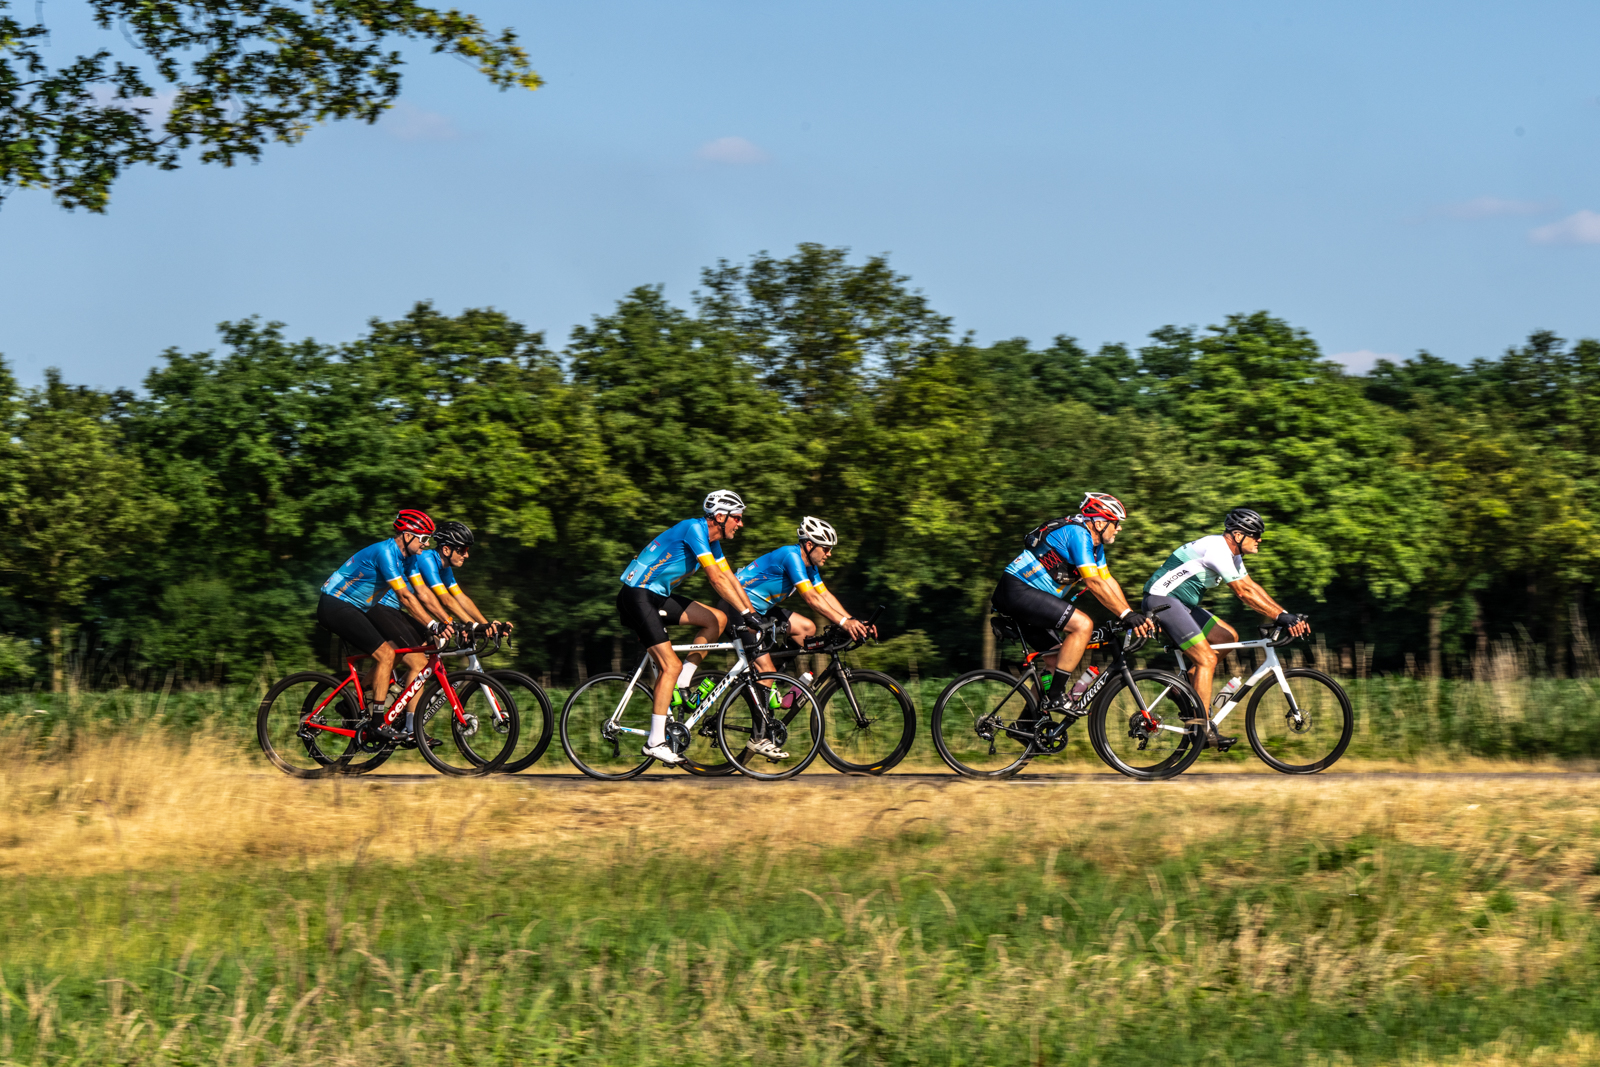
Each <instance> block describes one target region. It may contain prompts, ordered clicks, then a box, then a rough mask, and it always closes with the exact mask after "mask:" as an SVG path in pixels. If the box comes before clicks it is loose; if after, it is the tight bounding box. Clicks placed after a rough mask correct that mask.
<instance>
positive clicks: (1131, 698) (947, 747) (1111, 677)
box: [932, 614, 1204, 781]
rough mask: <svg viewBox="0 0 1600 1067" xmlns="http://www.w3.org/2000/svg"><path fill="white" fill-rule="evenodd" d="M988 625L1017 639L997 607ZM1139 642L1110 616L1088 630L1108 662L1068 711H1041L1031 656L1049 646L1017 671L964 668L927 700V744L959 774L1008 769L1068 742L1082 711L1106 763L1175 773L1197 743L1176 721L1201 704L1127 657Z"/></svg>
mask: <svg viewBox="0 0 1600 1067" xmlns="http://www.w3.org/2000/svg"><path fill="white" fill-rule="evenodd" d="M991 626H992V627H993V629H994V633H995V636H996V637H998V638H999V639H1000V640H1001V641H1018V642H1020V641H1021V640H1022V632H1021V630H1020V629H1019V628H1018V627H1017V624H1016V623H1015V622H1014V621H1013V620H1012V619H1010V618H1008V617H1007V616H1005V615H998V614H997V615H995V616H994V617H993V619H992V620H991ZM1144 641H1145V639H1143V638H1140V637H1138V636H1136V635H1135V634H1134V633H1133V631H1132V630H1130V629H1128V628H1126V627H1124V626H1122V625H1121V624H1119V623H1115V622H1113V623H1110V624H1107V625H1106V626H1102V627H1100V628H1099V629H1097V630H1095V632H1094V634H1093V635H1092V636H1091V638H1090V642H1089V648H1091V649H1095V648H1103V649H1106V650H1107V651H1109V652H1110V654H1111V663H1110V665H1109V666H1107V667H1106V669H1105V670H1103V671H1101V672H1100V674H1099V676H1098V677H1096V678H1095V680H1094V682H1093V683H1092V684H1091V685H1090V686H1089V688H1088V689H1087V690H1086V691H1085V692H1084V694H1083V695H1082V697H1080V698H1079V699H1078V700H1077V701H1075V702H1073V703H1072V704H1071V705H1070V706H1069V708H1067V709H1066V710H1065V712H1062V711H1052V712H1045V711H1044V709H1043V701H1042V700H1041V698H1040V697H1041V694H1040V689H1039V681H1040V679H1039V674H1040V671H1039V667H1038V661H1039V659H1040V657H1042V656H1048V655H1053V653H1054V649H1051V650H1049V651H1046V652H1032V653H1028V654H1027V656H1026V658H1025V659H1024V661H1023V664H1022V669H1021V671H1020V672H1019V675H1017V676H1013V675H1011V674H1009V673H1007V672H1005V671H997V670H977V671H969V672H968V673H966V674H963V675H961V676H960V677H959V678H957V679H955V680H954V681H953V682H951V683H950V684H949V685H948V686H946V687H945V690H944V692H943V693H940V694H939V701H938V703H937V704H935V705H934V708H933V721H932V730H933V743H934V747H935V748H937V749H938V750H939V756H940V758H942V759H943V760H944V761H945V763H947V764H949V765H950V768H951V769H952V770H954V771H955V772H956V773H958V774H963V775H966V776H967V777H970V778H1009V777H1011V776H1012V775H1014V774H1016V773H1018V772H1019V771H1021V770H1022V769H1023V768H1024V767H1026V766H1027V765H1028V764H1029V763H1030V762H1031V761H1032V760H1033V759H1035V758H1036V757H1039V756H1050V755H1054V754H1056V753H1058V752H1060V751H1062V750H1063V749H1064V748H1066V746H1067V741H1068V740H1069V734H1068V731H1069V729H1070V728H1071V726H1072V724H1073V723H1074V722H1076V721H1077V720H1078V719H1079V718H1083V719H1085V720H1086V724H1087V727H1088V732H1089V743H1090V744H1091V745H1093V746H1094V751H1095V754H1096V755H1098V756H1099V757H1100V758H1101V759H1102V760H1104V761H1105V762H1106V764H1107V765H1109V766H1110V767H1112V768H1113V769H1115V770H1117V771H1120V772H1121V773H1123V774H1126V775H1127V776H1129V777H1130V778H1138V779H1142V780H1144V781H1159V780H1161V779H1164V778H1171V777H1174V776H1175V775H1178V774H1182V773H1183V772H1184V770H1185V769H1187V768H1188V766H1189V765H1190V764H1191V763H1193V762H1194V761H1195V759H1196V757H1198V756H1199V755H1200V750H1201V744H1200V741H1201V736H1200V734H1199V729H1198V728H1196V727H1193V726H1189V725H1186V724H1184V722H1183V720H1185V719H1191V718H1195V717H1197V716H1203V714H1204V711H1203V709H1202V707H1201V704H1200V701H1199V698H1197V697H1196V696H1195V695H1194V691H1193V690H1192V689H1190V687H1189V683H1188V682H1187V681H1185V680H1184V679H1183V678H1181V677H1179V676H1178V675H1176V674H1173V673H1171V672H1170V671H1162V670H1154V669H1151V668H1139V667H1136V666H1134V665H1133V664H1132V663H1131V662H1130V661H1129V658H1128V657H1129V656H1131V655H1132V654H1133V653H1134V652H1137V651H1138V650H1139V649H1140V648H1141V647H1143V645H1144ZM1060 681H1061V682H1062V683H1063V684H1070V683H1069V682H1068V680H1067V679H1065V678H1063V679H1060Z"/></svg>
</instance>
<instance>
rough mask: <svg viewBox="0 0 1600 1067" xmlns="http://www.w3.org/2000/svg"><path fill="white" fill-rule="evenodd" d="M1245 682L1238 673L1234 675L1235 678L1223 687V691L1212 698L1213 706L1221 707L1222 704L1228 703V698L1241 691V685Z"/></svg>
mask: <svg viewBox="0 0 1600 1067" xmlns="http://www.w3.org/2000/svg"><path fill="white" fill-rule="evenodd" d="M1243 684H1244V679H1243V678H1240V677H1239V676H1238V675H1237V674H1236V675H1234V676H1233V679H1232V680H1231V681H1229V682H1228V684H1227V685H1225V686H1223V687H1222V692H1220V693H1218V694H1217V695H1216V697H1215V698H1213V699H1212V701H1211V706H1212V707H1220V706H1221V705H1223V704H1226V703H1227V702H1228V699H1229V698H1230V697H1232V696H1233V694H1235V693H1237V692H1238V691H1239V687H1240V686H1241V685H1243Z"/></svg>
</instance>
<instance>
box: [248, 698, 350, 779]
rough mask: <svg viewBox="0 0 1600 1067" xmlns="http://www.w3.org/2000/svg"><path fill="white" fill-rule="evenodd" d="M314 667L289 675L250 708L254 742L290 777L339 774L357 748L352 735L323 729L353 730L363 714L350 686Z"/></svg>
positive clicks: (319, 776) (274, 764) (321, 776)
mask: <svg viewBox="0 0 1600 1067" xmlns="http://www.w3.org/2000/svg"><path fill="white" fill-rule="evenodd" d="M339 686H340V682H339V679H337V678H335V677H334V676H333V675H331V674H323V673H321V672H320V671H301V672H299V673H297V674H291V675H289V677H287V678H285V679H283V680H282V681H280V682H279V683H278V684H276V685H274V686H273V687H272V688H271V689H269V690H267V695H266V696H265V697H263V698H262V700H261V705H260V707H258V708H257V709H256V740H257V741H258V742H259V743H260V745H261V751H262V752H263V753H265V754H266V757H267V759H269V760H271V761H272V765H273V766H274V767H277V768H278V769H279V770H280V771H282V772H283V773H284V774H288V775H292V776H293V777H295V778H323V777H326V776H327V775H329V774H335V773H339V772H340V771H342V770H343V768H344V766H345V765H346V764H347V763H348V762H349V761H350V758H351V756H353V755H356V754H358V753H359V751H360V749H359V747H358V746H357V744H356V739H355V738H354V737H346V736H344V735H343V734H336V733H333V732H331V730H329V729H327V728H328V727H335V728H338V729H344V730H359V729H360V728H361V722H362V719H363V718H364V716H363V715H362V712H361V708H360V706H359V705H357V703H356V699H355V693H354V692H353V691H352V690H351V688H349V687H346V688H344V689H340V688H339Z"/></svg>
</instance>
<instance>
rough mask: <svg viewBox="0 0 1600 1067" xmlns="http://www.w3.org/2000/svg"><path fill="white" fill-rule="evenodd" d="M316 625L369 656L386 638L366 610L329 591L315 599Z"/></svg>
mask: <svg viewBox="0 0 1600 1067" xmlns="http://www.w3.org/2000/svg"><path fill="white" fill-rule="evenodd" d="M317 625H319V626H321V627H322V628H323V629H324V630H327V631H328V632H329V633H331V634H333V635H334V636H336V637H339V638H341V639H343V640H344V642H345V644H347V645H349V646H350V647H351V648H355V649H358V650H360V651H361V652H364V653H365V654H367V655H369V656H370V655H372V654H373V653H374V652H376V651H378V649H379V647H380V646H382V644H383V643H384V641H386V640H388V638H386V637H384V636H383V634H382V633H380V632H379V630H378V628H377V627H376V626H374V625H373V624H372V620H371V619H369V618H367V613H366V612H364V611H362V610H361V609H360V608H358V607H356V606H355V605H354V604H352V603H350V602H349V601H348V600H340V599H339V598H338V597H336V596H334V595H332V594H331V593H323V594H322V596H321V598H320V599H318V601H317Z"/></svg>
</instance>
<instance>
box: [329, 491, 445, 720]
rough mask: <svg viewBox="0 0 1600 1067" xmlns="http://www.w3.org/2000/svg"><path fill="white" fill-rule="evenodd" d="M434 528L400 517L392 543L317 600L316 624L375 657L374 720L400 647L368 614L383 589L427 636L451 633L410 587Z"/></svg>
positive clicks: (408, 512) (364, 553) (350, 567)
mask: <svg viewBox="0 0 1600 1067" xmlns="http://www.w3.org/2000/svg"><path fill="white" fill-rule="evenodd" d="M433 528H434V527H433V520H432V519H430V518H429V517H428V516H427V514H426V513H424V512H421V511H415V510H413V509H410V508H406V509H404V510H402V511H401V512H400V513H399V514H397V515H396V516H395V519H394V530H395V535H394V536H393V537H390V538H388V539H386V540H383V541H379V542H378V543H377V544H373V545H368V546H367V547H366V548H363V549H362V550H361V551H360V552H357V553H356V554H355V555H353V556H351V557H350V558H349V559H347V560H346V561H345V563H344V566H342V567H340V568H339V569H338V570H336V571H334V572H333V574H332V575H330V576H329V578H328V580H327V581H325V582H323V583H322V595H321V596H320V597H318V599H317V622H318V623H319V624H321V626H322V627H323V628H324V629H326V630H329V631H330V632H332V633H334V634H336V635H337V636H339V637H341V638H343V639H344V640H345V641H347V642H349V643H350V644H351V645H353V646H355V647H356V648H357V649H360V650H361V651H362V652H364V653H366V654H367V655H369V656H371V657H372V659H373V663H374V664H375V667H374V670H373V675H372V692H371V694H370V698H371V699H370V700H369V702H368V704H367V709H366V710H367V712H368V713H369V714H373V715H382V714H384V712H385V708H384V703H385V700H386V698H387V694H388V692H389V678H390V676H391V674H392V673H393V671H394V655H395V647H396V646H395V644H394V643H393V640H392V639H391V638H390V637H389V636H388V635H387V634H385V633H384V632H383V630H382V629H381V628H380V626H379V622H380V621H382V620H381V619H379V620H374V619H373V618H372V617H371V616H370V615H369V614H368V612H369V609H371V608H372V606H373V601H374V600H375V599H376V598H377V595H378V588H379V586H380V585H383V586H387V587H388V588H389V589H390V590H393V591H394V593H395V594H396V597H397V599H398V601H399V602H400V603H401V604H403V605H404V606H405V608H406V610H407V611H409V612H411V613H412V615H414V616H415V617H417V618H418V619H422V620H424V621H425V622H426V625H427V632H428V634H430V635H435V636H437V635H440V634H446V635H447V634H448V633H449V628H448V624H447V623H446V622H445V621H443V620H442V619H440V618H438V617H436V616H435V615H434V614H433V613H431V612H429V611H428V610H427V609H426V608H425V607H424V606H423V605H422V602H421V601H420V600H419V599H418V598H417V596H416V595H415V594H414V593H413V592H412V591H411V589H410V588H408V587H407V583H406V573H407V570H408V564H407V561H408V559H410V558H412V557H415V556H416V555H417V553H419V552H421V551H422V550H423V549H424V548H425V547H426V546H427V543H428V537H429V535H431V534H432V533H433ZM396 614H397V615H398V614H399V613H398V612H396ZM402 618H403V617H402ZM409 637H410V634H406V635H404V636H402V637H401V641H402V643H405V642H406V641H407V640H408V639H409ZM378 732H379V733H380V734H382V735H383V736H385V737H386V738H389V739H390V740H400V739H401V738H400V736H399V731H397V730H394V729H393V727H392V726H390V725H389V724H387V723H385V724H384V725H382V726H380V727H379V728H378ZM391 735H392V736H391Z"/></svg>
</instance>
